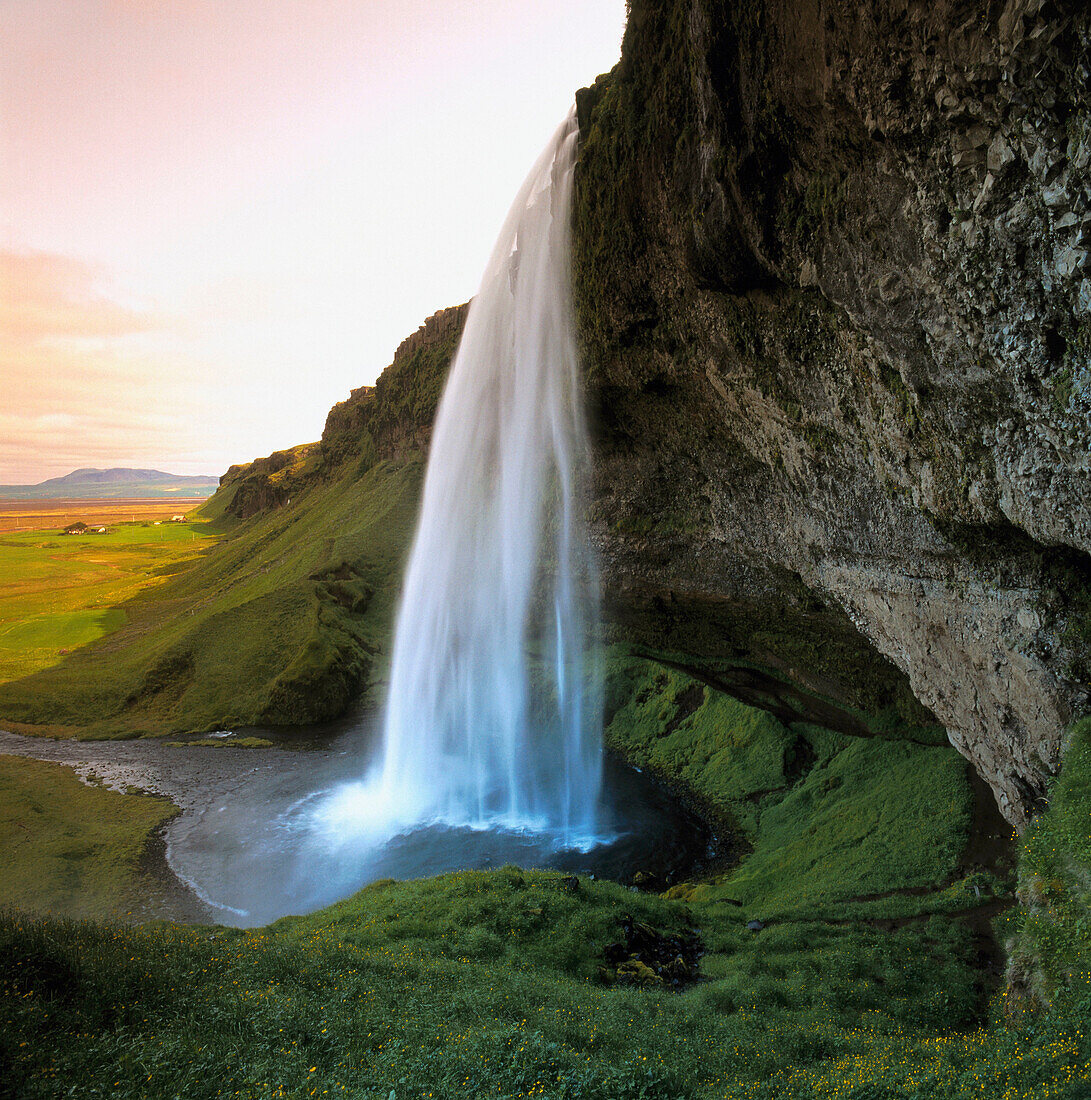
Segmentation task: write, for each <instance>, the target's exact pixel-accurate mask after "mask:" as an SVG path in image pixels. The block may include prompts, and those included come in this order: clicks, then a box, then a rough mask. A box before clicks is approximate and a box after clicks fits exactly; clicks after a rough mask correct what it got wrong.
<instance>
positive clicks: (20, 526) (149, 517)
mask: <svg viewBox="0 0 1091 1100" xmlns="http://www.w3.org/2000/svg"><path fill="white" fill-rule="evenodd" d="M206 499H207V498H206V497H167V498H163V497H159V498H149V497H121V498H118V497H103V498H101V499H95V498H93V497H90V498H87V499H77V498H67V499H57V500H41V499H37V500H4V499H2V498H0V532H9V531H50V530H53V529H54V528H56V530H58V531H61V530H63V529H64V528H65V527H67V526H68V524H70V523H86V524H87V525H88V526H93V525H94V526H99V525H102V524H106V525H107V526H109V525H112V524H118V523H155V522H156V521H164V520H167V521H169V520H170V518H171V517H172V516H175V515H179V514H181V515H188V514H189V513H190V512H191V511H196V509H198V508H199V507H200V506H201V505H202V504H204V502H205V500H206Z"/></svg>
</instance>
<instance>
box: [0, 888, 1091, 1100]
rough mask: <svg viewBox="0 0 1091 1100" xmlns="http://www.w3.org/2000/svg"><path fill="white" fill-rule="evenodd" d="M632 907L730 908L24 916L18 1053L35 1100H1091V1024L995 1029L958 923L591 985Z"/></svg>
mask: <svg viewBox="0 0 1091 1100" xmlns="http://www.w3.org/2000/svg"><path fill="white" fill-rule="evenodd" d="M627 915H632V916H635V917H636V918H637V919H640V920H643V921H645V922H648V923H651V924H653V925H655V926H658V927H664V928H676V927H679V926H681V925H683V924H685V923H686V922H688V921H690V920H695V921H696V922H697V923H698V924H699V925H700V926H702V928H704V925H705V922H706V921H708V920H709V919H710V916H709V914H708V913H707V912H705V911H703V910H702V909H701V908H700V907H694V908H693V909H690V908H688V907H684V906H681V905H679V904H678V903H671V902H667V901H664V900H662V899H656V898H647V897H644V896H641V895H634V894H632V893H630V892H628V891H626V890H623V889H622V888H621V887H618V886H615V885H613V884H609V883H591V882H588V881H586V880H581V882H580V887H579V889H578V891H576V892H575V893H574V894H572V893H569V892H567V891H565V890H563V889H562V888H561V880H560V876H557V875H551V874H549V873H526V872H519V871H516V870H513V869H502V870H500V871H496V872H491V873H461V874H455V875H448V876H442V877H440V878H437V879H432V880H428V881H425V882H415V883H379V884H375V885H373V886H371V887H368V888H366V889H365V890H363V891H361V892H360V893H359V894H357V895H356V896H355V897H353V898H352V899H349V900H348V901H346V902H342V903H341V904H340V905H337V906H334V907H332V908H331V909H329V910H326V911H323V912H321V913H319V914H315V915H314V916H311V917H307V918H293V919H289V920H284V921H280V922H277V923H276V924H274V925H272V926H270V927H268V928H265V929H257V930H252V931H248V932H244V931H238V930H229V929H193V928H183V927H178V926H153V927H146V928H137V929H123V928H111V927H103V926H96V925H86V924H85V925H80V924H67V923H62V922H48V923H40V922H35V921H31V920H28V919H26V918H23V917H20V916H11V917H9V918H7V919H4V920H0V993H3V994H4V996H3V997H2V999H0V1023H2V1027H0V1036H2V1038H0V1043H3V1044H4V1047H6V1049H4V1047H0V1056H2V1057H3V1058H4V1059H5V1060H6V1061H7V1064H8V1076H7V1082H8V1085H9V1088H11V1089H13V1090H14V1094H16V1095H19V1096H21V1097H26V1098H27V1100H33V1098H39V1097H41V1098H44V1097H56V1096H67V1095H72V1096H81V1097H93V1096H111V1097H164V1096H186V1097H187V1098H193V1100H201V1098H205V1097H209V1098H211V1097H220V1096H241V1097H309V1096H324V1095H330V1096H338V1095H345V1096H352V1097H356V1098H360V1097H381V1098H383V1100H388V1098H389V1096H391V1095H393V1096H395V1097H396V1098H397V1097H401V1098H403V1100H408V1098H417V1097H420V1098H424V1097H432V1098H451V1100H454V1098H459V1100H462V1098H466V1097H486V1096H489V1097H526V1096H544V1097H553V1098H561V1097H564V1098H577V1097H580V1098H590V1097H597V1098H602V1100H607V1098H608V1100H627V1098H633V1100H636V1098H643V1100H651V1098H661V1100H677V1098H679V1097H710V1098H711V1097H725V1096H730V1097H733V1098H748V1100H772V1098H774V1097H793V1098H804V1100H806V1098H817V1097H823V1098H833V1097H837V1098H841V1100H845V1098H855V1100H876V1098H879V1097H884V1098H889V1097H905V1098H910V1097H914V1096H915V1097H940V1096H942V1097H966V1098H969V1097H980V1096H989V1097H1006V1098H1009V1100H1015V1098H1016V1097H1042V1098H1045V1097H1067V1098H1068V1100H1076V1098H1077V1097H1079V1096H1080V1095H1081V1094H1080V1092H1079V1091H1078V1090H1079V1088H1082V1084H1080V1083H1079V1082H1081V1081H1082V1080H1083V1079H1084V1078H1083V1075H1084V1074H1085V1073H1086V1071H1087V1068H1088V1064H1089V1058H1091V1048H1089V1044H1088V1037H1087V1033H1086V1032H1085V1031H1084V1030H1082V1029H1081V1028H1080V1027H1079V1025H1078V1023H1077V1022H1075V1021H1074V1020H1072V1019H1071V1018H1069V1017H1063V1016H1056V1017H1051V1018H1050V1021H1049V1025H1050V1026H1049V1030H1048V1033H1044V1032H1043V1030H1042V1028H1041V1024H1042V1021H1041V1020H1039V1021H1038V1023H1037V1025H1035V1026H1025V1027H1015V1026H1007V1025H1003V1024H1002V1023H1001V1022H1000V1020H999V1018H997V1019H996V1020H995V1021H994V1022H993V1023H992V1025H989V1024H987V1023H984V1022H980V1004H979V1000H980V996H979V992H978V990H977V989H976V986H975V973H974V970H973V967H972V947H971V945H970V944H969V942H968V937H967V936H966V934H965V932H964V930H962V929H961V928H960V926H958V925H957V924H952V923H950V922H937V921H932V922H929V923H925V924H922V925H919V926H912V927H907V928H903V929H899V930H896V931H894V932H892V933H879V932H876V931H874V930H870V929H867V928H864V929H845V928H834V927H829V926H822V925H801V926H792V927H782V928H779V929H769V930H768V931H767V932H762V933H759V934H757V935H754V934H752V933H749V932H747V931H746V930H745V928H744V927H743V926H742V925H741V922H739V921H736V922H734V923H732V922H724V921H721V922H720V925H719V927H718V928H717V929H716V930H715V938H716V944H717V946H718V947H719V948H720V950H718V951H717V952H716V953H715V954H714V955H712V956H710V958H709V959H708V961H707V962H706V963H705V969H706V972H707V978H706V981H705V982H703V983H702V984H700V985H698V986H696V987H691V988H690V989H689V990H688V991H686V992H684V993H681V994H677V993H668V992H665V991H661V990H638V989H635V988H619V987H614V988H607V987H605V986H604V985H602V984H601V982H600V981H599V980H598V979H597V977H596V976H595V967H596V963H597V961H598V960H599V959H600V958H601V956H602V952H603V950H604V948H605V947H606V945H607V944H608V943H609V942H611V940H613V939H616V938H617V936H618V929H619V927H620V925H621V921H622V919H623V918H624V917H625V916H627ZM706 934H707V931H706ZM1001 1008H1002V1006H1000V1005H998V1006H996V1009H997V1011H999V1010H1000V1009H1001Z"/></svg>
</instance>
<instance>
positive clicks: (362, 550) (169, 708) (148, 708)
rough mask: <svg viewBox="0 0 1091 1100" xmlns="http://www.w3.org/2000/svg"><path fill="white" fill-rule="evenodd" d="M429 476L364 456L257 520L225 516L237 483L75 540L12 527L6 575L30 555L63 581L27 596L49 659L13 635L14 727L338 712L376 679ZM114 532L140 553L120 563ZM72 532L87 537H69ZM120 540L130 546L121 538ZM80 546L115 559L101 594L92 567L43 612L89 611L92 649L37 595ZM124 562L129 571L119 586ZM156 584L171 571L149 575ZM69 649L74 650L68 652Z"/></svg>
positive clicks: (154, 732) (100, 731) (104, 726)
mask: <svg viewBox="0 0 1091 1100" xmlns="http://www.w3.org/2000/svg"><path fill="white" fill-rule="evenodd" d="M421 472H422V467H421V463H420V461H419V460H417V459H413V460H410V461H408V462H403V463H391V462H380V463H377V464H374V465H366V466H365V465H364V464H361V466H360V468H357V467H356V466H352V467H350V468H347V469H345V470H344V471H342V472H341V474H340V476H339V477H338V478H337V479H335V480H331V481H329V482H323V483H320V484H317V485H315V486H314V487H313V488H312V489H311V490H310V491H309V492H308V493H307V494H305V495H304V496H303V497H301V499H300V500H298V502H296V501H293V503H292V504H291V505H290V506H285V507H281V508H277V509H273V510H271V511H269V512H268V513H264V514H261V515H259V516H257V517H254V518H253V519H251V520H248V521H241V522H240V521H239V520H238V519H236V518H234V517H232V516H231V515H229V514H228V513H227V512H226V504H227V499H229V498H230V495H231V494H230V493H227V494H226V497H225V494H224V492H223V491H221V493H218V494H217V495H216V496H214V497H212V498H211V499H210V500H209V501H208V502H206V504H205V505H204V506H203V507H202V508H201V509H200V511H199V512H198V513H196V514H195V515H192V516H191V518H192V519H193V520H194V522H193V523H192V524H188V523H187V524H169V525H167V524H164V525H161V526H159V527H155V526H149V527H147V528H143V527H140V526H139V525H138V526H137V527H135V528H126V527H121V528H118V529H117V532H116V534H113V535H106V536H102V535H84V536H79V537H77V538H71V539H70V537H60V536H58V537H56V538H52V537H51V538H49V539H45V538H42V537H41V536H38V537H35V536H33V535H25V536H24V535H20V536H5V537H3V539H2V541H0V550H4V549H5V544H7V543H9V542H10V543H11V546H10V549H11V551H12V556H11V558H9V561H10V563H11V564H10V565H9V566H8V567H6V570H7V571H6V572H5V573H4V574H2V575H4V576H8V577H12V572H14V578H12V579H15V580H17V579H18V578H19V576H20V573H19V570H20V568H21V566H20V565H19V559H18V554H19V552H20V551H22V553H23V554H24V560H25V561H26V562H27V564H29V565H37V566H40V567H41V568H43V569H48V570H50V574H49V575H50V578H51V580H49V581H48V582H47V581H46V580H44V579H43V578H41V577H40V578H39V583H40V584H41V588H40V593H41V595H40V596H36V595H35V594H34V592H33V590H32V591H30V592H28V593H27V596H28V600H27V602H24V603H22V604H20V607H21V608H22V609H23V610H22V611H21V612H20V619H21V620H27V625H25V626H24V627H22V629H23V630H26V631H28V632H30V631H32V630H33V629H37V628H40V629H44V630H46V631H47V632H49V635H48V637H47V638H46V639H44V640H43V644H42V645H40V646H39V647H38V649H37V653H38V654H39V662H40V663H39V664H38V666H37V667H36V668H31V667H30V665H29V663H28V664H27V665H26V666H25V667H24V668H23V670H22V672H21V674H20V673H19V669H18V668H17V667H16V665H15V662H16V661H17V660H18V654H19V653H21V652H27V644H28V640H27V639H23V638H20V639H18V641H13V643H12V644H11V646H10V648H9V653H10V654H11V656H10V658H9V659H10V660H11V661H12V665H11V666H10V667H11V669H12V675H11V676H10V677H9V678H8V679H7V681H6V682H5V681H4V680H2V679H0V723H6V724H7V726H8V728H13V729H18V730H20V731H24V732H29V733H45V734H63V735H69V736H71V735H75V736H80V737H99V738H101V737H132V736H160V735H164V734H175V733H201V732H205V731H208V730H214V729H220V728H224V727H228V728H232V727H236V726H240V725H242V726H247V725H298V724H304V723H311V722H317V721H323V720H325V719H329V718H334V717H336V716H338V715H339V714H341V713H343V711H344V709H345V707H346V706H347V705H348V703H349V702H350V701H351V700H352V699H353V698H355V697H356V696H357V695H358V694H359V693H360V692H361V690H362V689H364V688H366V687H367V686H368V684H369V683H370V682H372V681H373V679H374V678H375V671H374V667H373V666H375V665H376V659H377V658H378V657H379V656H380V655H381V654H382V653H383V652H384V650H385V647H386V644H387V641H388V637H389V633H390V624H391V620H392V618H393V606H394V601H395V599H396V595H397V589H398V584H399V578H400V568H401V563H402V558H403V555H404V553H405V547H406V545H407V544H408V541H409V533H410V530H411V525H412V521H413V518H414V515H415V512H416V506H417V499H418V491H419V484H420V477H421ZM126 532H130V533H126ZM132 532H136V533H135V534H134V533H132ZM139 532H144V535H143V536H141V534H140V533H139ZM160 537H162V539H163V543H162V547H161V549H162V551H163V557H162V559H161V560H159V561H158V562H157V561H156V554H157V552H158V551H157V546H158V539H159V538H160ZM112 538H116V539H118V540H124V539H126V538H131V539H132V540H133V545H132V547H131V552H132V554H134V555H135V557H134V558H133V559H132V560H129V561H125V560H123V558H122V557H119V556H118V554H115V553H113V552H111V553H110V557H109V559H108V560H107V551H111V545H110V543H109V542H108V541H104V540H109V539H112ZM172 538H176V539H178V542H177V543H176V544H173V545H172V544H171V542H170V540H171V539H172ZM69 541H71V542H73V543H75V544H78V545H77V546H73V548H72V549H67V548H66V547H65V546H61V545H60V544H66V543H67V542H69ZM46 542H52V543H57V544H58V545H57V546H56V547H45V546H43V545H42V544H44V543H46ZM96 548H99V549H100V550H101V551H102V552H100V553H96V552H95V551H96ZM114 549H116V550H117V551H118V553H121V551H123V550H126V548H125V547H124V546H123V545H121V544H120V543H119V545H118V546H116V547H115V548H114ZM205 551H209V552H208V553H205ZM68 554H73V555H75V556H76V557H75V559H74V560H77V561H78V563H79V564H78V569H79V570H86V567H87V566H88V565H90V566H92V567H93V568H94V569H96V570H100V571H101V574H100V575H98V576H97V577H96V581H97V580H101V581H102V582H103V583H104V588H103V590H102V593H101V598H99V596H97V595H96V596H95V597H94V600H92V599H91V593H92V591H93V586H91V585H89V584H88V581H89V580H90V579H92V578H91V575H89V574H88V573H87V572H86V571H84V572H82V574H81V575H80V576H79V577H78V578H75V579H74V580H73V584H72V592H73V594H74V595H75V596H76V597H77V598H78V599H79V600H80V601H82V602H81V603H80V604H79V606H78V607H74V608H71V609H69V608H63V607H61V606H57V607H51V608H48V609H41V608H40V609H39V610H49V612H50V613H51V614H54V615H55V614H56V613H59V612H62V611H68V610H71V611H73V612H78V613H79V614H80V615H81V618H79V619H78V620H76V621H78V622H79V623H81V624H84V625H85V627H86V629H87V631H88V635H87V638H86V640H87V641H88V642H90V643H91V644H86V645H82V646H81V647H80V648H77V649H72V648H71V646H69V645H65V644H64V643H63V642H60V643H59V644H56V643H58V635H57V629H56V627H57V626H58V624H59V620H56V619H53V620H52V622H53V624H54V627H52V628H51V627H50V626H49V625H48V624H46V625H41V626H40V627H32V626H31V625H30V621H31V620H33V618H34V616H33V615H32V611H33V608H34V605H33V600H34V599H42V600H48V599H49V598H50V588H49V586H50V585H51V584H56V583H58V579H59V580H60V582H62V583H63V578H64V575H63V573H60V572H58V568H57V566H58V562H56V561H54V560H53V557H52V555H61V559H60V560H61V561H63V559H64V557H65V556H67V555H68ZM92 559H99V560H97V561H96V560H92ZM113 566H117V569H116V570H115V569H114V568H113ZM0 568H5V567H3V566H0ZM111 574H116V577H115V579H116V580H117V582H118V583H117V586H116V588H114V589H112V590H111V588H110V576H111ZM151 581H162V583H156V584H154V585H152V584H151V583H145V582H151ZM16 595H17V594H16ZM92 603H94V606H91V604H92ZM111 609H112V610H111ZM118 614H122V615H123V616H124V618H123V620H121V621H119V620H118V619H117V615H118ZM95 616H100V617H99V618H95ZM0 629H2V627H0ZM107 631H109V633H108V634H107ZM104 635H105V636H104ZM92 639H94V640H92ZM30 640H32V639H30ZM60 648H65V649H70V652H69V653H68V654H65V655H59V653H58V651H59V649H60ZM43 655H45V656H46V657H48V658H49V659H48V661H45V660H44V657H43ZM58 657H60V658H61V659H54V658H58ZM46 664H48V667H46ZM16 676H17V677H18V678H16Z"/></svg>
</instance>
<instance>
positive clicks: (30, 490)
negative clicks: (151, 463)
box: [0, 466, 219, 500]
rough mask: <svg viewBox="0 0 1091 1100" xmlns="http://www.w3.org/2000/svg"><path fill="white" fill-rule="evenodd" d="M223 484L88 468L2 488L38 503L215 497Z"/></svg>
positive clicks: (0, 493) (3, 493) (4, 493)
mask: <svg viewBox="0 0 1091 1100" xmlns="http://www.w3.org/2000/svg"><path fill="white" fill-rule="evenodd" d="M218 485H219V478H218V477H216V476H215V475H212V474H209V475H204V474H197V475H185V474H168V473H165V472H164V471H163V470H133V469H129V468H127V467H121V466H119V467H114V468H113V469H111V470H98V469H94V468H93V467H84V468H83V469H80V470H73V471H72V472H71V473H70V474H64V475H63V476H62V477H51V478H48V479H47V480H46V481H42V482H39V483H38V484H37V485H0V497H6V498H7V499H8V500H34V499H37V498H42V499H50V498H58V497H79V498H89V499H90V498H95V497H104V496H105V497H171V496H183V497H184V496H195V497H197V496H211V495H212V494H213V493H214V492H215V491H216V488H217V486H218Z"/></svg>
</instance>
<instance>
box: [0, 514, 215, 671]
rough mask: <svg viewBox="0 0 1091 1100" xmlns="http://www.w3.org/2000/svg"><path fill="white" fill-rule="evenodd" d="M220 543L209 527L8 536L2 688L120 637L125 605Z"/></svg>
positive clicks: (0, 582) (2, 546)
mask: <svg viewBox="0 0 1091 1100" xmlns="http://www.w3.org/2000/svg"><path fill="white" fill-rule="evenodd" d="M212 542H214V538H212V537H210V536H209V534H208V532H207V526H206V525H205V524H201V523H164V524H160V525H159V526H155V525H149V524H125V525H123V526H120V527H115V528H112V529H110V530H109V531H108V532H107V533H106V534H104V535H81V536H63V535H60V534H58V533H56V532H53V533H51V534H48V535H47V534H44V533H43V532H32V533H21V534H7V535H2V536H0V682H4V681H10V680H15V679H19V678H20V677H23V676H26V675H28V674H30V673H34V672H38V671H40V670H42V669H46V668H50V667H51V666H53V665H57V664H59V663H61V661H62V660H63V659H64V657H65V656H66V655H67V654H68V653H70V652H71V651H72V650H75V649H79V648H80V647H82V646H85V645H89V644H90V643H91V642H94V641H96V640H97V639H99V638H101V637H103V636H105V635H106V634H110V633H112V632H113V631H115V630H117V629H118V628H119V627H121V626H122V625H124V623H125V621H126V616H125V612H124V611H123V610H122V609H121V606H120V605H121V604H123V603H125V602H126V601H128V600H131V599H132V598H133V597H135V596H136V595H137V594H138V593H141V592H145V591H147V590H148V589H150V588H153V587H155V586H158V585H161V584H162V583H163V581H164V579H165V578H166V576H168V575H169V574H171V573H175V572H180V571H181V570H183V569H185V568H187V567H188V566H190V565H192V564H193V563H194V562H196V560H197V559H198V558H199V556H200V555H201V554H203V553H204V552H205V551H207V550H208V548H209V546H210V544H211V543H212Z"/></svg>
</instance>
